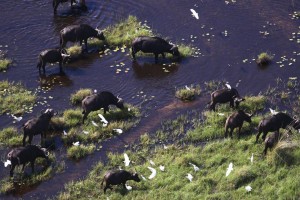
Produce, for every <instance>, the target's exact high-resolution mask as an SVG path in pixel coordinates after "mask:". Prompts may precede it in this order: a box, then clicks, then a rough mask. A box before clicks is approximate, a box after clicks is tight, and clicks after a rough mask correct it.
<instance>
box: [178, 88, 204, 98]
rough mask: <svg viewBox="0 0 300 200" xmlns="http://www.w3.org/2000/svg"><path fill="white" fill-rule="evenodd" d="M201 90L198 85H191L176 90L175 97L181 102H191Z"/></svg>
mask: <svg viewBox="0 0 300 200" xmlns="http://www.w3.org/2000/svg"><path fill="white" fill-rule="evenodd" d="M200 93H201V88H200V85H195V86H193V85H191V86H190V87H189V86H186V87H184V88H176V93H175V96H176V97H177V98H179V99H181V100H182V101H192V100H194V99H195V98H196V96H197V95H200Z"/></svg>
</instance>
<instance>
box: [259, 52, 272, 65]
mask: <svg viewBox="0 0 300 200" xmlns="http://www.w3.org/2000/svg"><path fill="white" fill-rule="evenodd" d="M273 58H274V56H272V55H270V54H269V53H267V52H262V53H260V54H259V55H258V56H257V59H256V63H257V64H258V65H260V66H265V65H268V64H270V63H271V62H272V60H273Z"/></svg>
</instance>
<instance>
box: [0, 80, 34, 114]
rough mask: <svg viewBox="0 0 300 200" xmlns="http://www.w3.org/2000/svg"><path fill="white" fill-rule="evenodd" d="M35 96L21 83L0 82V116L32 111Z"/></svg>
mask: <svg viewBox="0 0 300 200" xmlns="http://www.w3.org/2000/svg"><path fill="white" fill-rule="evenodd" d="M35 101H36V94H34V93H33V92H31V91H29V90H27V89H26V88H25V87H24V86H23V85H22V84H21V83H13V82H12V83H10V82H8V81H0V114H3V113H11V114H23V113H24V112H28V111H30V110H32V107H33V105H34V103H35Z"/></svg>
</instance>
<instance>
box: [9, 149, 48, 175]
mask: <svg viewBox="0 0 300 200" xmlns="http://www.w3.org/2000/svg"><path fill="white" fill-rule="evenodd" d="M48 154H49V153H48V152H47V151H46V149H44V148H41V147H38V146H35V145H27V146H26V147H18V148H15V149H13V150H11V151H10V152H9V153H8V154H7V159H8V160H10V162H11V166H10V176H13V173H14V169H15V167H16V166H17V165H23V168H22V170H23V171H24V167H25V165H26V164H27V163H29V162H30V164H31V169H32V172H34V162H35V159H36V158H39V157H41V158H45V159H46V160H47V161H48Z"/></svg>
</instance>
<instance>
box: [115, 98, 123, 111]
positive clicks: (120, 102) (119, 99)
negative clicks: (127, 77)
mask: <svg viewBox="0 0 300 200" xmlns="http://www.w3.org/2000/svg"><path fill="white" fill-rule="evenodd" d="M117 98H118V101H117V104H116V106H117V107H118V108H120V109H124V100H123V99H122V98H120V97H119V96H117Z"/></svg>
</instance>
